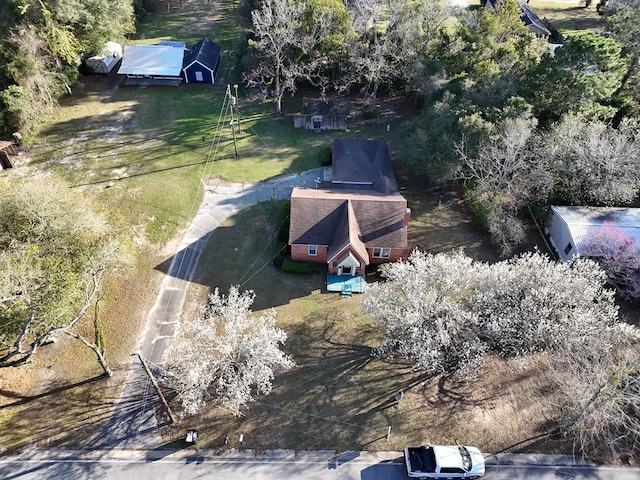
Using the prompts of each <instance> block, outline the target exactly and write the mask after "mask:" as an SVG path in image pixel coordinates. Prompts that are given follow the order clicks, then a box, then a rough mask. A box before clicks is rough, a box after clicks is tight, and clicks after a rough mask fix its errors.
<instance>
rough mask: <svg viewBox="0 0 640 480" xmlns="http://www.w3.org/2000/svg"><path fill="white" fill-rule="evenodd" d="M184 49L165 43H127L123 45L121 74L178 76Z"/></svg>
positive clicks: (119, 71)
mask: <svg viewBox="0 0 640 480" xmlns="http://www.w3.org/2000/svg"><path fill="white" fill-rule="evenodd" d="M183 56H184V49H183V48H179V47H172V46H167V45H127V46H125V47H124V56H123V58H122V65H121V66H120V69H119V70H118V73H119V74H122V75H148V76H161V77H179V76H180V72H181V71H182V58H183Z"/></svg>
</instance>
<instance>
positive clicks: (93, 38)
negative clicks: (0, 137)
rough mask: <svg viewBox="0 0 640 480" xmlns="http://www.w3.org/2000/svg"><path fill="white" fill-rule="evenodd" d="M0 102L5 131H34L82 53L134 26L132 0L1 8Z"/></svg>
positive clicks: (59, 0)
mask: <svg viewBox="0 0 640 480" xmlns="http://www.w3.org/2000/svg"><path fill="white" fill-rule="evenodd" d="M0 8H1V9H2V10H0V13H4V12H6V14H7V15H6V17H4V16H3V15H0V18H2V24H3V25H2V26H4V27H5V28H4V29H3V31H5V32H6V33H5V36H4V37H3V39H2V43H1V44H0V55H1V58H2V59H3V60H4V62H3V64H4V65H3V68H1V69H0V90H1V91H0V106H1V107H2V111H3V118H2V121H3V124H4V128H5V129H7V130H13V131H16V130H19V131H21V132H22V133H24V134H29V133H32V132H34V131H36V130H37V129H38V128H39V127H40V126H41V124H42V123H43V121H44V120H46V118H47V115H48V114H51V113H52V111H53V108H54V107H55V105H56V102H57V99H58V98H59V97H60V96H61V95H62V94H63V93H65V92H66V88H65V87H66V85H70V84H73V82H74V81H75V80H76V78H77V76H78V66H79V65H80V62H81V59H82V57H83V56H86V55H90V54H94V53H97V52H99V51H100V50H101V49H102V48H103V47H104V44H105V42H107V41H109V40H115V41H122V40H123V39H124V38H125V36H126V35H128V34H130V33H132V32H133V31H134V17H133V6H132V0H109V1H107V0H68V1H67V0H24V1H21V2H17V1H11V2H9V3H8V4H7V5H4V4H3V7H0Z"/></svg>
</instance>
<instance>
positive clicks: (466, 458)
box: [458, 446, 471, 472]
mask: <svg viewBox="0 0 640 480" xmlns="http://www.w3.org/2000/svg"><path fill="white" fill-rule="evenodd" d="M458 450H460V456H461V457H462V468H464V469H465V471H467V472H469V471H471V454H470V453H469V450H467V449H466V448H465V447H462V446H459V447H458Z"/></svg>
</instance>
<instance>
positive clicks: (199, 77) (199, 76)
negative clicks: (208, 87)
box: [196, 70, 204, 82]
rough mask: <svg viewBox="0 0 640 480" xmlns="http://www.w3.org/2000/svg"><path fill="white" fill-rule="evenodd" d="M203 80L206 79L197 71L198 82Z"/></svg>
mask: <svg viewBox="0 0 640 480" xmlns="http://www.w3.org/2000/svg"><path fill="white" fill-rule="evenodd" d="M202 80H204V77H203V76H202V72H201V71H200V70H197V71H196V82H201V81H202Z"/></svg>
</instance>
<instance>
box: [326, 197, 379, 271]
mask: <svg viewBox="0 0 640 480" xmlns="http://www.w3.org/2000/svg"><path fill="white" fill-rule="evenodd" d="M342 210H343V214H342V218H341V219H340V221H339V222H338V227H337V228H336V233H335V235H334V237H333V241H332V242H331V244H330V247H329V251H328V252H327V262H330V261H331V260H333V258H335V257H336V256H338V255H340V254H341V253H343V252H344V251H345V250H346V249H347V248H348V247H351V248H352V249H353V250H354V251H355V252H356V253H357V254H358V256H359V257H360V258H362V259H363V260H364V262H365V263H366V264H367V265H368V264H369V254H368V253H367V247H366V246H365V244H364V243H363V242H362V240H361V233H360V226H359V225H358V219H357V218H356V214H355V212H354V210H353V203H352V202H351V200H350V199H347V200H346V202H344V203H343V205H342Z"/></svg>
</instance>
